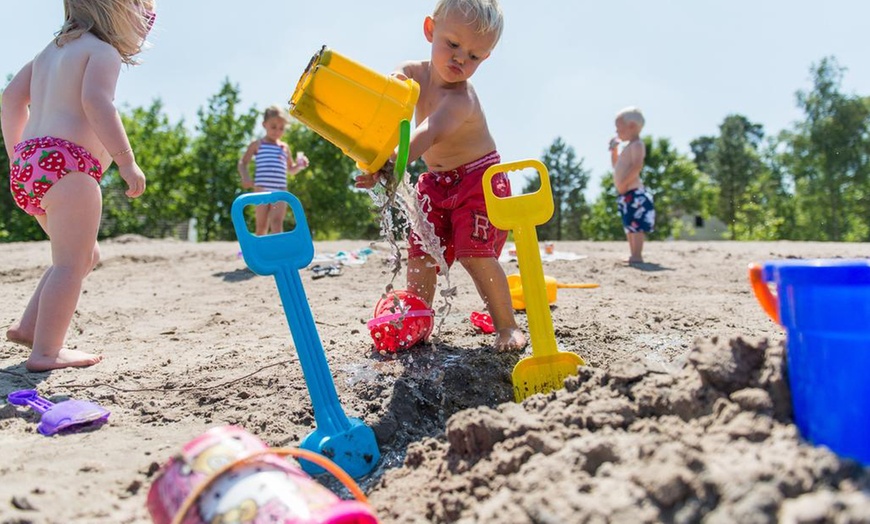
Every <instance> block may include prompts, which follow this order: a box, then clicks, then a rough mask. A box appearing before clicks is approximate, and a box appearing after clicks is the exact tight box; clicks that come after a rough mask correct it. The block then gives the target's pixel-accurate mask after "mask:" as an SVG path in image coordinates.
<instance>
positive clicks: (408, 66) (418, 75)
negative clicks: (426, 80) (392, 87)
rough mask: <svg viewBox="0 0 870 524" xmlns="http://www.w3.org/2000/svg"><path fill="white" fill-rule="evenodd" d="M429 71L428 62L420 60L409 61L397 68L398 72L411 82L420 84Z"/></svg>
mask: <svg viewBox="0 0 870 524" xmlns="http://www.w3.org/2000/svg"><path fill="white" fill-rule="evenodd" d="M428 70H429V68H428V62H426V61H422V60H409V61H407V62H404V63H402V65H400V66H399V69H398V71H399V72H401V73H402V74H404V75H405V76H407V77H408V78H410V79H412V80H416V81H417V82H420V81H421V80H422V78H423V76H424V75H425V74H426V72H427V71H428Z"/></svg>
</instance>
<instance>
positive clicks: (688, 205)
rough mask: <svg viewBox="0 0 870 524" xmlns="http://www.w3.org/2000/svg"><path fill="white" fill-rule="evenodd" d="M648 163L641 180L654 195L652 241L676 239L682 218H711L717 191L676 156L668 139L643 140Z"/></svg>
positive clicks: (689, 163) (688, 162) (692, 165)
mask: <svg viewBox="0 0 870 524" xmlns="http://www.w3.org/2000/svg"><path fill="white" fill-rule="evenodd" d="M644 144H645V145H646V151H647V153H646V160H645V162H644V167H643V171H641V175H640V176H641V179H642V180H643V183H644V185H645V186H646V187H648V188H649V189H650V191H652V193H653V198H654V201H655V207H656V225H655V231H654V232H653V233H652V234H650V238H651V239H663V238H669V237H672V236H677V235H675V233H677V232H679V228H680V227H681V225H680V217H682V216H683V215H700V216H703V217H705V218H706V217H709V216H710V206H711V203H712V201H713V200H714V198H715V190H714V188H713V186H712V185H711V183H710V181H709V180H708V179H707V178H706V177H705V176H704V174H703V173H701V171H700V170H699V169H698V166H696V165H695V163H694V162H693V161H692V160H690V159H689V158H688V157H687V156H685V155H683V154H680V153H677V151H676V150H675V149H674V148H673V146H672V145H671V142H670V140H669V139H667V138H660V139H658V140H653V139H652V138H651V137H646V138H644Z"/></svg>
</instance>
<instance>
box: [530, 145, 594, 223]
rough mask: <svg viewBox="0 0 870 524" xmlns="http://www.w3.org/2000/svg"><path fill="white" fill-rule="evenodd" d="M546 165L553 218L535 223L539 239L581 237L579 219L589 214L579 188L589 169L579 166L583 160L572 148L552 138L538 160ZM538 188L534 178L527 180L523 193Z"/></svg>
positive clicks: (587, 175)
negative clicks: (540, 224)
mask: <svg viewBox="0 0 870 524" xmlns="http://www.w3.org/2000/svg"><path fill="white" fill-rule="evenodd" d="M541 161H542V162H543V164H544V165H545V166H547V172H548V174H549V176H550V186H551V189H552V191H553V217H552V218H551V219H550V220H549V221H548V222H547V223H546V224H544V225H542V226H538V228H537V231H538V237H539V238H540V239H542V240H579V239H582V238H583V222H584V220H585V218H586V217H587V216H588V215H589V206H588V205H587V204H586V197H585V196H584V195H583V191H585V190H586V184H588V183H589V171H588V170H587V169H584V168H583V160H582V159H580V160H578V159H577V154H576V153H575V152H574V148H573V147H571V146H569V145H567V144H565V142H564V141H563V140H562V138H561V137H558V138H556V140H554V141H553V143H552V144H551V145H550V147H549V149H548V150H547V151H545V152H544V157H543V158H542V159H541ZM538 187H540V179H538V178H537V177H534V178H532V179H531V180H529V182H528V184H527V185H526V187H525V188H524V192H526V193H528V192H530V191H534V190H536V189H537V188H538Z"/></svg>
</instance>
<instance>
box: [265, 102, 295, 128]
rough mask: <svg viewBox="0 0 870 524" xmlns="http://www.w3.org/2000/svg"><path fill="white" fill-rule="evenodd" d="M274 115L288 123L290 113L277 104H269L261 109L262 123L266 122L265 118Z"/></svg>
mask: <svg viewBox="0 0 870 524" xmlns="http://www.w3.org/2000/svg"><path fill="white" fill-rule="evenodd" d="M275 117H278V118H280V119H281V120H283V121H284V122H285V123H287V124H289V123H290V113H288V112H287V110H286V109H284V108H283V107H281V106H279V105H274V106H269V107H267V108H266V110H265V111H263V123H266V120H269V119H270V118H275Z"/></svg>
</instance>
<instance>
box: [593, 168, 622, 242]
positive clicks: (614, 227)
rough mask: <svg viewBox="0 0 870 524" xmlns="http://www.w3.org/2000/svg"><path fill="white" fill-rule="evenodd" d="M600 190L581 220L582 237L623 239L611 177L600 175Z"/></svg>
mask: <svg viewBox="0 0 870 524" xmlns="http://www.w3.org/2000/svg"><path fill="white" fill-rule="evenodd" d="M600 182H601V192H600V193H599V194H598V197H597V198H596V199H595V201H594V202H592V205H591V206H590V208H589V216H588V218H587V220H585V221H584V222H583V237H584V238H588V239H590V240H621V239H625V232H624V231H623V230H622V220H620V218H619V211H618V210H617V208H616V197H617V194H616V188H614V186H613V177H612V175H610V174H608V175H605V176H603V177H601V181H600Z"/></svg>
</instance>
